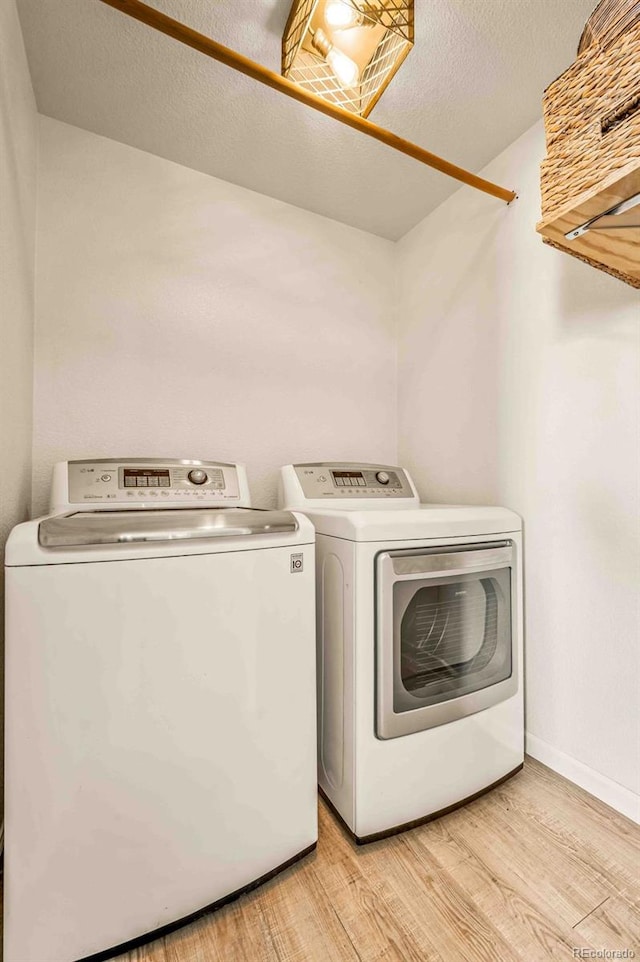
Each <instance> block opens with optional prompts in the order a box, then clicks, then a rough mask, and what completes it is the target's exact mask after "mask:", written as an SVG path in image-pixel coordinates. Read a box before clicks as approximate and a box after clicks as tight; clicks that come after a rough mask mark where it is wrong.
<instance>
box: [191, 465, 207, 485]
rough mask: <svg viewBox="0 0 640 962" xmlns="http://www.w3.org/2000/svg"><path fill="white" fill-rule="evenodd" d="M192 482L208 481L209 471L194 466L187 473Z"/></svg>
mask: <svg viewBox="0 0 640 962" xmlns="http://www.w3.org/2000/svg"><path fill="white" fill-rule="evenodd" d="M187 477H188V478H189V481H191V484H204V483H205V482H206V481H208V480H209V479H208V477H207V472H206V471H203V470H202V468H194V469H193V471H189V474H188V475H187Z"/></svg>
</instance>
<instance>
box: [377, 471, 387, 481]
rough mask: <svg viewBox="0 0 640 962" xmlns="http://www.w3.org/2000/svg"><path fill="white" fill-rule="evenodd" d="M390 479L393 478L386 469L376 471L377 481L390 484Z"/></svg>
mask: <svg viewBox="0 0 640 962" xmlns="http://www.w3.org/2000/svg"><path fill="white" fill-rule="evenodd" d="M390 480H391V478H390V477H389V475H388V474H387V472H386V471H378V472H377V473H376V481H379V482H380V484H389V481H390Z"/></svg>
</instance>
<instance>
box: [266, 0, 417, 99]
mask: <svg viewBox="0 0 640 962" xmlns="http://www.w3.org/2000/svg"><path fill="white" fill-rule="evenodd" d="M413 4H414V0H294V2H293V6H292V8H291V12H290V14H289V19H288V21H287V25H286V27H285V32H284V36H283V38H282V74H283V76H284V77H287V78H288V79H289V80H292V81H293V82H294V83H297V84H299V85H300V86H301V87H303V88H305V89H306V90H308V91H310V92H311V93H314V94H316V95H318V96H320V97H323V98H324V99H325V100H327V101H329V103H332V104H334V105H335V106H338V107H342V108H343V109H345V110H348V111H350V112H352V113H355V114H359V115H360V116H361V117H367V116H368V115H369V114H370V113H371V111H372V110H373V108H374V106H375V105H376V103H377V102H378V100H379V99H380V97H381V96H382V94H383V93H384V91H385V89H386V87H387V85H388V84H389V82H390V80H391V78H392V77H393V76H394V74H395V73H396V71H397V69H398V67H399V66H400V64H401V63H402V61H403V60H404V58H405V57H406V56H407V54H408V53H409V51H410V50H411V48H412V46H413Z"/></svg>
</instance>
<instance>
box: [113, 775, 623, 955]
mask: <svg viewBox="0 0 640 962" xmlns="http://www.w3.org/2000/svg"><path fill="white" fill-rule="evenodd" d="M639 877H640V830H639V829H638V827H637V826H635V825H634V824H633V823H632V822H630V821H628V820H627V819H625V818H623V817H622V816H620V815H617V814H616V813H615V812H613V811H612V810H611V809H610V808H608V807H607V806H606V805H603V804H602V803H600V802H598V801H597V800H596V799H594V798H592V797H591V796H590V795H587V794H586V792H583V791H582V790H581V789H579V788H577V787H576V786H574V785H572V784H571V782H567V781H566V780H565V779H563V778H561V777H560V776H558V775H556V774H555V773H553V772H551V771H550V770H549V769H547V768H545V767H544V766H543V765H540V764H539V763H538V762H535V761H533V760H530V759H528V760H527V762H526V765H525V769H524V771H523V772H521V773H520V774H519V775H516V776H515V777H514V778H512V779H511V780H510V781H509V782H506V783H505V784H504V785H502V786H500V787H499V788H497V789H495V790H494V791H493V792H491V793H490V794H489V795H485V796H483V797H482V798H480V799H478V800H477V801H475V802H472V803H471V804H470V805H468V806H466V807H465V808H463V809H459V810H458V811H457V812H454V813H452V814H451V815H446V816H444V817H443V818H441V819H438V820H437V821H434V822H431V823H429V824H427V825H424V826H422V827H420V828H416V829H413V830H412V831H411V832H406V833H405V834H403V835H397V836H395V837H393V838H390V839H386V840H383V841H380V842H374V843H372V844H370V845H367V846H364V847H358V846H356V845H354V844H353V843H352V842H351V841H350V840H349V838H348V837H347V836H346V835H345V833H344V832H343V831H342V829H341V828H340V826H339V825H338V824H337V822H336V821H335V819H334V818H333V816H332V815H331V813H330V812H329V811H328V809H327V808H326V806H325V805H324V804H321V806H320V840H319V843H318V850H317V853H315V854H314V855H311V856H309V857H308V858H307V859H306V860H305V861H303V862H301V863H299V864H298V865H296V866H294V867H293V868H291V869H289V870H288V871H287V872H285V873H283V874H282V875H280V876H278V877H277V878H276V879H273V880H272V881H271V882H269V883H267V884H266V885H264V886H262V888H260V889H257V890H256V891H254V892H252V893H251V894H249V895H247V896H244V897H243V898H241V899H239V900H238V901H237V902H234V903H232V904H231V905H228V906H226V907H225V908H223V909H221V910H220V911H219V912H216V913H213V914H211V915H209V916H206V917H205V918H203V919H201V920H200V921H198V922H196V923H194V924H193V925H191V926H189V927H188V928H185V929H182V930H180V931H178V932H175V933H174V934H172V935H169V936H167V937H165V938H164V939H160V940H158V941H156V942H153V943H151V944H150V945H148V946H145V947H144V948H140V949H137V950H136V951H133V952H130V953H129V954H127V955H123V956H120V960H119V962H352V960H353V962H510V960H521V962H542V960H546V959H563V960H569V959H572V958H574V954H573V952H572V949H573V948H574V947H575V948H593V949H609V950H613V949H632V950H634V951H635V953H636V957H637V958H638V959H639V960H640V882H639Z"/></svg>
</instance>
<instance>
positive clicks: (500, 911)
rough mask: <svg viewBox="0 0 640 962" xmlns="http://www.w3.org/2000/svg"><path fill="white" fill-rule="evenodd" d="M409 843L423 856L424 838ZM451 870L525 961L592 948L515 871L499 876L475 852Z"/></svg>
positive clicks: (460, 885) (504, 872) (413, 839)
mask: <svg viewBox="0 0 640 962" xmlns="http://www.w3.org/2000/svg"><path fill="white" fill-rule="evenodd" d="M407 842H408V844H409V846H410V847H411V849H412V850H413V852H414V853H415V856H416V858H418V859H423V858H424V845H423V841H422V840H421V839H419V838H416V837H414V838H408V839H407ZM428 854H429V857H430V853H428ZM449 871H450V874H451V875H452V877H453V878H454V879H455V880H456V882H457V884H458V886H459V887H460V888H462V889H463V890H464V891H465V892H467V894H468V895H469V897H470V898H471V899H472V900H473V902H474V903H475V904H476V905H477V906H478V908H479V909H480V910H481V911H482V912H483V914H484V915H485V916H486V918H487V919H488V920H489V921H490V923H491V924H492V925H493V926H494V928H495V929H496V930H497V931H498V932H500V934H501V935H502V937H503V939H504V940H505V941H506V942H507V943H508V944H509V945H510V946H513V947H514V950H515V951H516V953H517V954H518V957H519V958H521V959H522V960H523V962H537V960H545V959H550V958H556V957H558V958H570V957H571V955H570V953H571V950H572V949H573V948H574V947H584V948H588V947H589V945H590V943H589V942H588V941H586V940H585V939H581V938H580V937H579V936H576V934H575V932H574V930H573V929H572V928H571V926H570V925H569V924H568V923H566V922H563V921H562V920H561V919H560V918H558V916H557V915H556V913H555V909H554V906H552V905H549V904H548V903H547V902H546V901H545V900H544V899H542V898H541V897H540V896H539V894H538V893H537V891H536V888H535V886H531V885H530V884H527V883H526V882H524V881H523V880H522V879H521V878H520V877H519V876H518V875H517V874H516V873H513V872H510V871H508V870H507V871H503V872H502V873H501V875H498V874H497V873H495V872H494V871H492V870H491V869H490V868H489V867H488V866H486V865H485V864H483V863H482V862H481V861H480V860H479V859H478V858H476V857H475V856H474V855H473V854H471V855H470V856H469V857H468V858H467V859H463V860H461V861H458V862H457V863H456V865H455V866H453V867H452V868H451V869H450V870H449Z"/></svg>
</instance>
